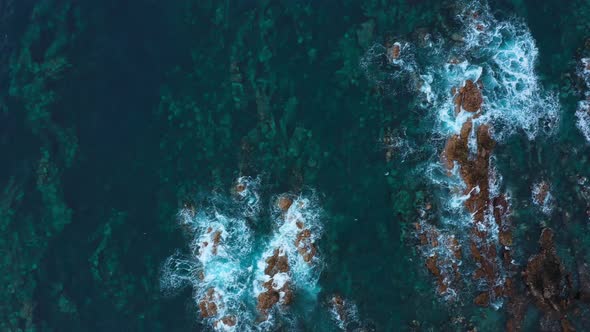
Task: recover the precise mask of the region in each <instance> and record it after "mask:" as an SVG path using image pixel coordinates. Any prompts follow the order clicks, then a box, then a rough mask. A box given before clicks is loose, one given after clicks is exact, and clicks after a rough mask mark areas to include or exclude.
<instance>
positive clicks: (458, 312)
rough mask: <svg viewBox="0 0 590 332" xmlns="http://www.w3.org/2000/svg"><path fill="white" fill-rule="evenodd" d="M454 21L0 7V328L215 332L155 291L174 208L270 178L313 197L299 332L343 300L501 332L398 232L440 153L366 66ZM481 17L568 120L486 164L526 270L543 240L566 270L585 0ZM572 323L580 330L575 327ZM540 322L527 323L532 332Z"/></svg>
mask: <svg viewBox="0 0 590 332" xmlns="http://www.w3.org/2000/svg"><path fill="white" fill-rule="evenodd" d="M445 5H446V4H445V3H443V2H440V1H409V0H408V1H405V0H399V1H365V2H357V1H340V2H335V1H324V2H312V1H284V2H278V1H259V2H257V1H241V2H236V1H175V2H166V3H165V2H158V1H148V0H144V1H127V2H121V1H101V2H100V3H99V2H94V1H68V0H39V1H23V2H17V1H14V2H11V1H9V0H4V1H2V6H4V7H2V8H11V11H8V10H6V11H3V12H5V13H11V14H7V15H5V16H3V17H2V22H0V24H1V25H2V29H4V31H7V33H6V39H5V41H4V42H3V44H2V45H1V47H3V50H5V52H3V55H2V56H3V57H4V58H3V59H6V61H3V62H2V70H1V71H0V73H2V77H1V78H0V84H1V85H2V91H3V93H2V94H1V100H2V108H1V112H0V118H1V121H0V128H2V131H1V132H0V135H1V136H0V138H1V144H2V147H3V151H4V154H3V155H4V156H5V157H4V158H3V162H2V163H1V165H0V169H1V170H2V173H1V174H3V177H2V184H3V188H4V189H3V191H2V197H1V200H0V202H1V203H0V229H1V230H2V236H1V237H0V248H1V250H0V252H1V253H2V255H1V257H2V258H1V259H0V266H1V269H0V271H2V274H1V276H0V278H2V284H3V285H5V286H3V287H1V288H0V298H1V299H2V301H0V318H2V319H0V329H1V330H6V331H35V330H41V331H105V330H115V331H136V330H140V331H144V330H145V331H159V330H167V331H176V330H178V331H180V330H183V331H185V330H195V329H196V330H206V329H207V327H205V326H201V325H199V324H200V323H199V320H198V312H197V311H196V308H194V304H193V302H192V300H191V298H190V295H191V294H190V290H188V289H187V290H184V291H182V292H180V293H179V294H176V296H169V294H163V293H162V292H161V290H160V285H159V278H160V268H161V264H162V262H163V261H164V259H165V258H166V257H167V256H169V255H170V254H171V253H172V252H173V251H174V250H176V249H177V248H179V247H182V246H183V244H184V243H186V239H185V238H183V236H182V233H181V231H180V229H179V228H178V227H177V225H176V223H175V214H176V212H177V210H178V208H179V206H181V205H182V202H184V201H185V200H186V199H191V198H193V197H195V196H198V195H203V193H208V192H211V191H215V190H223V191H225V190H227V188H229V187H230V185H231V183H232V181H233V180H234V179H235V178H236V177H237V176H238V175H239V174H246V175H258V174H261V176H262V182H263V184H264V188H265V193H263V197H265V199H267V200H268V198H269V195H270V194H269V193H271V192H279V191H289V190H298V189H299V188H302V187H304V186H309V187H313V188H315V189H317V190H318V192H319V193H321V201H322V205H323V207H324V209H325V210H326V214H327V217H326V220H325V235H324V237H323V239H322V240H321V244H320V245H321V248H320V249H321V255H322V256H323V257H324V260H325V269H324V272H323V274H322V278H321V280H320V284H321V286H322V288H323V293H322V294H320V299H319V301H318V308H319V309H318V310H314V311H313V313H311V314H309V315H308V316H307V319H305V320H303V321H302V322H301V325H300V326H299V327H300V329H302V330H326V331H328V330H333V329H334V328H335V325H334V324H333V323H332V322H330V321H329V319H328V317H327V312H326V309H325V301H326V300H327V298H328V297H329V296H330V295H331V294H333V293H334V292H338V293H340V294H342V295H343V296H344V297H345V298H347V299H349V300H352V301H354V302H355V303H356V304H357V305H358V307H359V313H360V316H361V318H362V320H364V321H366V322H367V325H369V326H372V327H374V328H375V329H376V330H377V331H398V330H423V331H428V330H433V331H438V330H441V331H448V330H451V331H454V330H463V329H464V328H465V326H469V325H473V326H477V328H478V330H481V331H493V330H499V329H502V328H503V326H504V317H503V312H502V310H500V311H495V310H493V309H480V308H477V307H475V306H473V305H471V304H470V303H469V302H467V303H465V304H464V305H463V306H450V307H449V306H447V305H446V304H445V303H444V302H442V301H440V300H439V299H438V298H437V296H436V292H435V291H434V288H435V286H434V284H433V280H432V278H431V276H430V275H428V272H427V271H426V269H425V268H424V266H423V262H422V261H421V260H420V257H419V255H418V254H417V253H416V252H415V248H414V247H413V240H412V239H411V235H409V232H410V228H411V227H412V226H411V223H412V222H413V221H415V219H416V216H417V215H416V210H417V208H418V207H419V206H421V204H423V202H424V201H425V200H427V199H428V197H429V195H431V193H429V191H428V186H427V185H426V184H425V183H423V178H422V177H420V176H419V174H416V171H415V170H416V169H417V168H416V165H418V164H419V163H420V162H422V161H423V159H421V158H423V156H424V155H429V153H430V149H431V148H432V147H430V146H429V145H428V144H429V141H428V139H429V135H428V131H429V123H425V122H424V121H423V119H421V118H420V117H419V116H418V114H417V113H415V112H413V111H412V109H414V108H415V105H414V102H415V101H414V99H413V98H412V97H411V96H409V95H405V94H404V93H398V94H396V95H393V94H391V93H388V91H387V90H386V89H383V88H380V87H377V86H375V85H374V84H373V83H372V82H371V81H370V80H367V79H366V77H365V73H363V71H362V70H361V68H360V66H359V61H360V59H361V57H362V56H363V55H364V53H365V52H366V50H367V49H368V47H369V46H370V45H372V44H373V43H375V42H380V41H383V40H384V38H385V36H386V35H388V34H393V35H395V36H408V35H411V33H412V32H413V31H415V30H416V29H417V28H420V27H426V28H427V29H429V30H431V31H440V32H441V33H447V32H446V31H441V30H442V29H441V25H440V23H441V22H443V21H445V20H446V19H445V18H444V17H443V16H444V13H445ZM490 5H491V7H492V8H493V9H494V10H496V11H497V12H498V13H497V15H499V16H500V17H511V16H513V15H517V16H520V17H523V18H524V20H525V22H526V23H527V25H528V26H529V28H530V29H531V32H532V34H533V36H534V37H535V39H536V41H537V46H538V47H539V50H540V58H539V64H538V66H537V68H538V72H539V74H540V75H541V77H542V82H543V84H544V85H545V86H546V87H547V88H548V89H552V90H557V91H559V94H560V102H561V105H562V120H561V123H560V129H559V132H558V133H557V134H556V135H554V136H552V137H549V138H545V139H540V140H537V141H534V142H531V141H528V140H527V139H526V137H525V136H524V135H517V136H514V137H512V138H511V139H510V140H509V141H507V142H505V143H503V144H502V145H501V146H499V147H498V148H497V151H496V156H497V163H498V168H499V171H500V173H501V174H503V176H504V182H505V185H506V187H507V188H508V189H509V190H510V192H511V197H512V209H513V213H512V219H513V224H514V225H515V231H514V238H515V242H516V247H517V248H518V249H517V251H518V255H519V256H520V257H523V258H526V257H528V256H530V255H531V254H533V253H535V252H536V251H537V244H536V241H537V239H538V236H539V234H540V224H541V222H544V223H546V224H547V225H548V226H550V227H553V228H554V229H555V230H556V232H557V234H556V238H557V247H558V253H559V255H560V257H561V258H562V260H563V262H564V264H565V265H566V267H567V268H568V269H569V271H571V272H574V271H575V264H576V262H577V261H580V260H581V261H587V259H588V248H589V247H588V245H590V238H589V237H588V236H587V233H588V229H587V228H588V223H587V220H588V217H587V216H586V209H587V206H588V204H589V203H588V198H587V197H586V196H585V194H584V189H583V187H582V186H580V185H579V182H578V179H579V177H581V176H586V177H589V176H590V174H589V173H590V169H589V167H588V151H589V148H588V145H587V144H586V143H585V142H584V140H583V137H582V136H581V135H580V133H579V132H578V131H577V130H576V129H575V125H574V121H575V118H574V115H573V113H574V110H575V107H576V102H577V101H578V100H579V98H580V96H579V94H578V93H577V92H576V90H575V88H574V87H575V86H574V84H573V83H572V75H573V72H574V68H575V66H576V59H577V58H578V57H580V56H581V55H583V54H584V52H587V51H585V50H584V42H585V38H587V37H588V31H590V30H589V24H590V23H589V22H590V21H589V20H588V17H589V16H588V15H589V14H590V4H588V3H587V2H585V1H581V0H580V1H568V2H567V3H565V4H564V3H563V2H561V1H544V2H543V3H542V4H539V3H538V2H535V1H493V2H491V3H490ZM4 54H10V56H5V55H4ZM586 54H587V53H586ZM402 128H405V129H406V131H405V135H406V137H407V138H408V140H410V141H412V142H414V143H415V145H416V147H417V152H416V153H414V154H412V155H411V156H410V157H408V158H406V159H405V160H403V162H402V159H401V157H400V156H394V157H393V159H392V160H391V161H390V162H386V160H385V157H384V151H383V149H382V147H381V145H380V143H379V139H380V138H381V137H383V135H384V133H385V132H386V131H387V130H393V131H395V132H396V133H401V132H402ZM385 174H388V175H385ZM541 178H544V179H547V180H548V181H550V182H551V184H552V194H553V195H554V196H555V201H556V204H557V207H556V209H555V212H554V213H553V214H552V215H551V216H550V217H547V216H545V215H543V214H541V213H540V212H539V211H538V210H536V209H535V208H534V207H533V206H531V204H530V188H531V186H532V184H533V183H535V182H537V181H538V180H539V179H541ZM261 231H262V232H264V231H265V230H264V229H262V230H261ZM295 310H301V312H306V311H305V310H304V309H302V308H295ZM581 310H582V318H578V319H577V320H576V318H573V319H572V320H573V321H574V322H575V324H577V327H578V328H579V329H580V330H584V328H587V327H588V326H590V325H589V322H588V321H586V320H585V319H584V318H583V317H584V313H585V312H586V311H587V308H581ZM461 317H463V318H462V319H463V322H460V320H461ZM539 318H540V314H539V313H538V312H536V309H534V308H531V309H530V310H529V313H528V315H527V319H526V320H525V329H526V330H531V331H535V330H537V329H538V320H539Z"/></svg>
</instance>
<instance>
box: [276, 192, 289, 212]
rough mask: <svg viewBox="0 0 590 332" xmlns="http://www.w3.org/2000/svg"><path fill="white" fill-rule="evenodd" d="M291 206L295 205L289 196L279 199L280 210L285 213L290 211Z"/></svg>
mask: <svg viewBox="0 0 590 332" xmlns="http://www.w3.org/2000/svg"><path fill="white" fill-rule="evenodd" d="M291 204H293V200H292V199H291V198H289V197H287V196H281V197H279V199H278V201H277V206H278V208H279V209H280V210H281V211H283V212H286V211H287V210H289V207H291Z"/></svg>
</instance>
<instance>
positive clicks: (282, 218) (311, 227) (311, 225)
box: [253, 194, 323, 324]
mask: <svg viewBox="0 0 590 332" xmlns="http://www.w3.org/2000/svg"><path fill="white" fill-rule="evenodd" d="M281 197H287V199H288V200H289V201H290V202H291V203H290V206H289V207H288V209H286V210H284V209H281V208H280V207H278V206H277V204H273V206H274V209H273V211H272V216H273V218H272V219H273V221H274V224H275V230H274V232H273V234H272V236H271V237H270V239H269V241H268V242H267V244H266V246H265V248H264V250H263V252H262V253H261V254H260V255H259V257H260V258H259V259H258V261H257V264H256V270H255V272H254V274H255V277H254V280H253V293H254V297H255V298H257V297H258V296H259V295H260V294H261V293H264V292H266V288H265V286H264V283H266V282H268V281H269V280H272V287H273V289H275V290H279V289H281V288H282V287H283V286H284V285H285V284H288V287H289V288H290V290H291V291H293V293H294V294H295V295H297V296H304V297H306V298H307V299H311V300H315V299H316V297H317V294H318V293H319V291H320V287H319V285H318V279H319V274H320V272H321V271H320V268H321V261H320V259H319V257H318V255H317V254H316V253H315V251H314V252H313V255H311V256H310V257H311V259H307V260H306V258H305V254H306V253H308V252H310V251H309V248H310V247H309V246H313V247H314V249H313V250H315V246H316V244H315V242H316V240H317V239H319V237H320V236H321V235H322V231H323V228H322V225H321V213H322V212H321V209H320V207H319V205H318V204H317V198H316V197H315V195H314V194H309V195H299V196H294V195H290V194H283V195H281V196H278V197H277V198H275V200H274V201H279V199H280V198H281ZM306 230H308V231H309V233H308V234H307V235H308V236H306V237H305V239H304V240H301V241H299V242H298V239H301V234H302V232H304V231H306ZM276 250H278V253H279V254H278V256H286V257H287V261H288V265H289V270H288V272H280V273H277V274H274V275H272V276H269V275H267V274H266V273H265V269H266V267H267V260H268V259H269V258H270V257H272V256H273V255H274V254H275V251H276ZM280 296H281V297H280V299H279V303H278V304H279V305H278V306H274V307H273V308H272V309H271V311H270V312H269V315H268V318H267V319H266V321H265V322H264V323H263V324H269V323H268V322H270V323H271V324H272V321H273V320H274V319H275V318H277V317H278V316H281V315H282V314H283V310H282V308H283V306H282V305H281V304H282V300H283V296H284V294H280Z"/></svg>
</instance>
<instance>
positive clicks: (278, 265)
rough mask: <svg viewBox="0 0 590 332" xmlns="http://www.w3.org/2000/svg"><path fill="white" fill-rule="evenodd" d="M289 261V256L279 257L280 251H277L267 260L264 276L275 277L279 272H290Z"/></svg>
mask: <svg viewBox="0 0 590 332" xmlns="http://www.w3.org/2000/svg"><path fill="white" fill-rule="evenodd" d="M289 269H290V268H289V259H288V258H287V255H281V256H280V255H279V249H275V250H274V252H273V255H272V256H270V257H269V258H267V259H266V268H265V269H264V274H266V275H269V276H271V277H273V276H274V275H275V274H277V273H279V272H289Z"/></svg>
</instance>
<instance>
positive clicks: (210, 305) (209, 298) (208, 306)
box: [199, 288, 217, 318]
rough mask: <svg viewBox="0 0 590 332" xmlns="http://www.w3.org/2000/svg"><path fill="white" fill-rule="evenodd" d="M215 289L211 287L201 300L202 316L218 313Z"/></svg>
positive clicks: (212, 315)
mask: <svg viewBox="0 0 590 332" xmlns="http://www.w3.org/2000/svg"><path fill="white" fill-rule="evenodd" d="M214 296H215V289H213V288H209V289H208V290H207V293H206V294H205V296H204V297H203V298H202V299H201V301H199V309H200V311H201V317H203V318H209V317H214V316H216V315H217V304H215V302H214V301H215V298H214Z"/></svg>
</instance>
